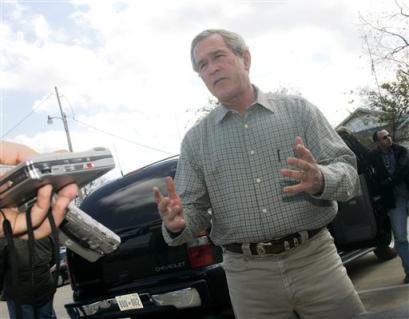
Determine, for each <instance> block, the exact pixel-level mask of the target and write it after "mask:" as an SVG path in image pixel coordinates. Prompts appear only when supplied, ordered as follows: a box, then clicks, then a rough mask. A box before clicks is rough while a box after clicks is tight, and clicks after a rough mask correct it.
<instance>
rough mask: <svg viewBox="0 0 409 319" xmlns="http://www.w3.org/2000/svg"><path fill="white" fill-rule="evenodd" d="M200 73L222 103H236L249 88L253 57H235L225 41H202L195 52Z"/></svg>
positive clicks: (247, 54) (212, 39)
mask: <svg viewBox="0 0 409 319" xmlns="http://www.w3.org/2000/svg"><path fill="white" fill-rule="evenodd" d="M193 54H194V57H195V61H196V65H197V68H198V73H199V75H200V77H201V78H202V80H203V81H204V83H205V84H206V86H207V88H208V89H209V91H210V92H211V93H212V94H213V95H214V96H215V97H217V98H218V99H219V101H220V102H222V103H223V102H229V101H231V100H232V99H237V98H238V97H240V95H241V94H242V93H243V92H244V91H245V90H246V89H248V88H249V84H250V80H249V69H250V53H249V52H248V50H246V51H245V52H244V53H243V56H242V57H239V56H237V55H235V54H234V53H233V52H232V51H231V50H230V49H229V48H228V47H227V46H226V44H225V43H224V40H223V38H222V37H221V36H220V35H218V34H213V35H211V36H209V37H207V38H205V39H203V40H201V41H200V42H199V43H198V44H197V45H196V47H195V48H194V51H193Z"/></svg>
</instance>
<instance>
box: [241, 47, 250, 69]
mask: <svg viewBox="0 0 409 319" xmlns="http://www.w3.org/2000/svg"><path fill="white" fill-rule="evenodd" d="M243 62H244V68H245V69H246V71H247V72H249V71H250V66H251V54H250V51H249V50H248V49H246V50H244V52H243Z"/></svg>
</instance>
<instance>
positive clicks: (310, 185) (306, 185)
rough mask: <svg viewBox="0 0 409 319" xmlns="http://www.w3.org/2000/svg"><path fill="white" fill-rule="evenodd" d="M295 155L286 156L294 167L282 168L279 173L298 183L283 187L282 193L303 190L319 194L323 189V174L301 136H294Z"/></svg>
mask: <svg viewBox="0 0 409 319" xmlns="http://www.w3.org/2000/svg"><path fill="white" fill-rule="evenodd" d="M295 151H296V152H297V155H298V158H297V157H289V158H287V163H288V164H289V165H291V166H293V167H294V168H295V169H282V170H281V174H282V175H284V176H286V177H290V178H293V179H295V180H297V181H298V182H299V183H298V184H296V185H293V186H286V187H284V188H283V192H284V193H300V192H305V193H308V194H311V195H317V194H321V193H322V191H323V190H324V176H323V175H322V173H321V171H320V169H319V167H318V165H317V162H316V161H315V158H314V156H313V155H312V154H311V152H310V151H309V149H307V148H306V147H305V146H304V144H303V142H302V140H301V137H299V136H297V137H296V138H295Z"/></svg>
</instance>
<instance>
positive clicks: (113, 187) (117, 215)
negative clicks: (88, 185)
mask: <svg viewBox="0 0 409 319" xmlns="http://www.w3.org/2000/svg"><path fill="white" fill-rule="evenodd" d="M176 164H177V159H176V158H171V159H169V160H167V162H165V164H164V163H163V161H162V162H161V165H155V164H152V165H149V166H147V167H145V168H142V169H140V170H137V171H135V172H132V173H130V174H128V175H126V176H124V177H123V178H121V179H118V180H116V181H113V182H110V183H108V184H106V185H104V186H102V187H101V188H99V189H98V190H96V191H95V192H94V193H92V194H91V195H89V196H88V197H87V198H86V199H85V200H84V201H83V203H82V204H81V209H82V210H84V211H85V212H87V213H88V214H89V215H90V216H92V217H93V218H94V219H96V220H97V221H99V222H100V223H102V224H104V225H105V226H106V227H108V228H110V229H111V230H114V231H118V230H121V229H127V228H132V227H133V226H136V225H141V224H148V223H152V222H153V221H155V220H158V219H160V216H159V214H158V210H157V205H156V203H155V202H154V199H153V192H152V188H153V187H154V186H158V187H159V188H160V190H161V191H162V193H166V186H165V177H166V176H172V177H173V176H174V175H175V171H176Z"/></svg>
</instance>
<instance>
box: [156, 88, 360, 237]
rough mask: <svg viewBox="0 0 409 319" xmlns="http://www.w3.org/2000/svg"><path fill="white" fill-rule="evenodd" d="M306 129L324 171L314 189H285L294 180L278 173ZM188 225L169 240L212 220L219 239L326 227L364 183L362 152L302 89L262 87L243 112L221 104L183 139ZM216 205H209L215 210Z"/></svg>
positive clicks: (181, 184) (182, 191)
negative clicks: (296, 93) (297, 93)
mask: <svg viewBox="0 0 409 319" xmlns="http://www.w3.org/2000/svg"><path fill="white" fill-rule="evenodd" d="M296 136H301V138H302V140H303V142H304V144H305V146H306V147H307V148H308V149H309V150H310V151H311V152H312V154H313V156H314V157H315V159H316V161H317V163H318V164H319V168H320V170H321V172H322V173H323V176H324V180H325V186H324V190H323V192H322V194H320V196H318V197H315V196H311V195H309V194H306V193H298V194H288V193H283V191H282V189H283V187H284V186H286V185H291V184H294V183H296V181H294V180H292V179H289V178H286V177H284V176H282V175H281V174H280V170H281V169H282V168H288V165H287V164H286V159H287V158H288V157H289V156H295V155H296V154H295V152H294V146H295V137H296ZM175 182H176V189H177V193H178V194H179V195H180V196H181V198H182V202H183V208H184V214H185V219H186V223H187V227H186V229H185V230H184V231H183V232H182V233H181V234H180V235H179V236H177V237H175V238H173V236H169V233H168V232H167V231H166V229H165V227H164V226H163V235H164V238H165V240H166V241H167V242H168V244H170V245H177V244H180V243H183V242H185V241H186V240H188V239H190V238H191V237H192V235H193V234H195V233H197V232H199V231H201V230H204V229H206V228H208V227H209V226H210V225H211V233H210V237H211V238H212V240H213V241H214V242H215V243H216V244H218V245H224V244H228V243H233V242H238V243H248V242H261V241H267V240H271V239H273V238H279V237H283V236H286V235H288V234H291V233H294V232H297V231H302V230H311V229H316V228H320V227H322V226H325V225H327V224H328V223H330V222H331V220H332V219H333V218H334V216H335V214H336V212H337V204H336V202H335V201H344V200H348V199H350V198H351V197H353V196H354V195H356V194H357V192H358V191H359V182H358V176H357V173H356V160H355V156H354V154H353V153H352V152H351V151H350V150H349V148H348V147H347V146H346V145H345V144H344V142H343V141H342V139H341V138H340V137H339V136H338V134H337V133H336V132H335V131H334V130H333V129H332V128H331V126H330V124H329V123H328V122H327V120H326V119H325V118H324V116H323V115H322V114H321V112H320V111H319V110H318V109H317V108H316V107H315V106H314V105H312V104H310V103H309V102H308V101H306V100H305V99H303V98H301V97H293V96H279V95H273V94H264V93H262V92H261V91H259V90H257V100H256V102H255V103H254V104H253V105H252V106H251V107H250V108H249V109H248V110H247V112H246V113H245V114H244V115H243V116H241V115H240V114H239V113H237V112H234V111H231V110H229V109H227V108H225V107H224V106H222V105H219V106H218V107H217V108H216V109H214V110H213V111H212V112H211V113H210V114H209V115H208V116H207V117H206V118H205V119H203V120H202V121H201V122H200V123H199V124H198V125H196V126H195V127H193V128H192V129H191V130H190V131H189V132H188V133H187V134H186V136H185V138H184V140H183V142H182V150H181V155H180V159H179V162H178V167H177V172H176V177H175ZM210 209H211V210H210Z"/></svg>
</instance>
